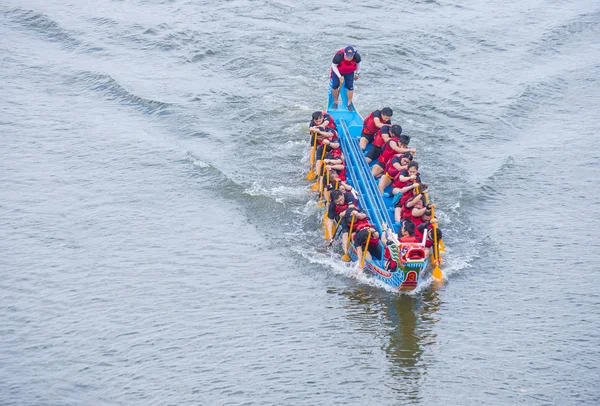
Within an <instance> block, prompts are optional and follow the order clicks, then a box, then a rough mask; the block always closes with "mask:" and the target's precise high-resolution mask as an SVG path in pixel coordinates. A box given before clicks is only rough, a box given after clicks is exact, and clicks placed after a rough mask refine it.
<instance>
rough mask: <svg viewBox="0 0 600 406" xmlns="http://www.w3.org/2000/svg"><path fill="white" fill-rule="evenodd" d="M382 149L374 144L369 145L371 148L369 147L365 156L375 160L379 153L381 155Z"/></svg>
mask: <svg viewBox="0 0 600 406" xmlns="http://www.w3.org/2000/svg"><path fill="white" fill-rule="evenodd" d="M382 151H383V148H380V147H376V146H375V145H371V148H369V152H367V155H366V157H367V158H371V161H376V160H377V158H379V155H381V152H382Z"/></svg>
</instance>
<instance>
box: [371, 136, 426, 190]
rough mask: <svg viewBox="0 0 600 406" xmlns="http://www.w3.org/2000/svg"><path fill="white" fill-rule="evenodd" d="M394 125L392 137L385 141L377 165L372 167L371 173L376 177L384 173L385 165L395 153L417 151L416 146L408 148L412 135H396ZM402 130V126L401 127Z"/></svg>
mask: <svg viewBox="0 0 600 406" xmlns="http://www.w3.org/2000/svg"><path fill="white" fill-rule="evenodd" d="M394 127H396V126H395V125H393V126H392V137H391V138H390V139H389V140H388V141H387V142H386V143H385V145H384V146H383V148H382V149H381V150H382V152H381V154H379V157H378V159H377V162H375V165H373V168H372V169H371V173H372V174H373V176H374V177H376V178H378V177H380V176H381V175H382V174H383V172H384V171H385V165H386V164H387V162H388V161H389V160H390V159H392V157H393V156H394V155H396V154H402V153H406V152H409V153H411V154H414V153H416V152H417V150H416V149H414V148H408V144H409V143H410V137H409V136H408V135H400V136H396V135H395V134H394V132H393V130H394ZM398 127H400V126H398ZM400 131H402V127H400ZM369 152H370V151H369Z"/></svg>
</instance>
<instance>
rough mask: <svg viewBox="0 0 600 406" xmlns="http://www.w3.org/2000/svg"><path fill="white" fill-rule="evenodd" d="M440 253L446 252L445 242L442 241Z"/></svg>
mask: <svg viewBox="0 0 600 406" xmlns="http://www.w3.org/2000/svg"><path fill="white" fill-rule="evenodd" d="M440 251H441V252H446V247H445V246H444V240H440Z"/></svg>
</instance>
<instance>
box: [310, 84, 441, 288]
mask: <svg viewBox="0 0 600 406" xmlns="http://www.w3.org/2000/svg"><path fill="white" fill-rule="evenodd" d="M342 88H343V86H342ZM340 98H341V102H340V103H339V107H338V108H337V109H333V97H332V94H331V87H330V88H329V96H328V104H327V105H328V107H327V113H329V114H330V115H331V116H332V118H333V119H334V121H335V123H336V125H337V131H338V137H339V140H340V147H341V149H342V153H343V155H344V159H345V164H346V177H347V180H346V182H347V183H348V184H350V186H352V187H353V188H354V190H355V191H356V192H358V194H359V207H360V208H361V209H363V210H364V211H365V212H366V213H367V216H368V217H369V219H370V222H371V223H372V224H373V225H374V226H375V228H377V229H378V230H380V232H381V230H382V226H383V225H384V224H385V225H386V227H387V229H388V230H389V231H392V232H393V235H392V233H388V234H387V239H388V241H392V244H389V245H388V246H387V248H388V259H385V257H384V256H383V255H382V258H381V259H376V258H371V259H369V258H364V259H363V261H364V270H365V271H366V272H368V273H370V274H372V275H373V276H374V277H375V278H377V279H379V280H380V281H382V282H384V283H385V284H387V285H389V286H391V287H392V288H394V289H396V290H400V291H409V290H414V289H415V288H417V286H418V285H419V283H420V281H421V280H422V279H423V275H424V274H425V273H426V269H427V268H428V265H429V264H430V263H434V264H435V271H434V272H433V274H434V277H436V279H440V280H441V279H442V275H441V270H440V269H439V267H438V264H439V263H441V261H439V260H438V261H436V260H435V258H436V256H435V255H436V254H435V253H434V250H432V253H431V258H430V257H426V255H425V252H426V251H425V238H426V235H427V233H425V236H424V238H423V241H422V242H420V243H404V242H403V243H400V242H399V240H398V238H397V234H398V228H399V227H398V226H397V225H396V224H395V223H394V221H393V213H394V212H393V210H394V208H393V203H392V202H393V197H390V196H388V195H387V194H386V195H383V196H382V195H381V193H380V192H379V189H378V185H377V180H376V179H375V178H374V177H373V175H372V174H371V165H369V164H368V163H367V161H366V160H365V154H364V152H366V151H364V152H363V151H362V150H361V149H360V145H359V141H360V136H361V133H362V129H363V118H362V116H361V115H360V113H359V112H358V110H357V109H356V107H355V106H354V105H353V107H354V111H349V110H347V108H346V105H347V95H346V92H345V89H342V91H340ZM369 147H370V145H369V146H368V147H367V151H368V148H369ZM315 159H318V158H316V157H315ZM373 163H374V162H373ZM324 226H325V225H324ZM332 237H334V236H332ZM349 240H350V241H349V247H348V254H349V256H350V257H351V259H352V260H353V261H357V260H361V258H358V255H359V254H358V252H357V249H356V247H355V245H354V242H353V241H352V240H353V239H352V238H351V236H350V238H349ZM379 243H380V244H383V243H382V242H381V241H380V242H379ZM383 248H384V249H385V247H383ZM382 251H383V250H382ZM437 258H439V249H438V251H437ZM430 268H433V267H430Z"/></svg>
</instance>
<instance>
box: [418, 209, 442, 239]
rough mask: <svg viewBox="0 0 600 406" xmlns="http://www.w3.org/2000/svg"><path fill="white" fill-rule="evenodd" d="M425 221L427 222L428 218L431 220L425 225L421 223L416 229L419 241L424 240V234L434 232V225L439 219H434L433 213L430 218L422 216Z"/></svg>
mask: <svg viewBox="0 0 600 406" xmlns="http://www.w3.org/2000/svg"><path fill="white" fill-rule="evenodd" d="M421 217H422V219H423V220H425V219H426V218H428V219H429V220H426V221H425V222H424V223H421V224H419V225H418V226H417V228H416V229H415V237H417V238H418V239H419V240H421V241H422V240H423V234H425V232H426V231H429V230H433V224H437V223H438V219H436V218H432V217H431V212H430V213H429V216H421Z"/></svg>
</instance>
